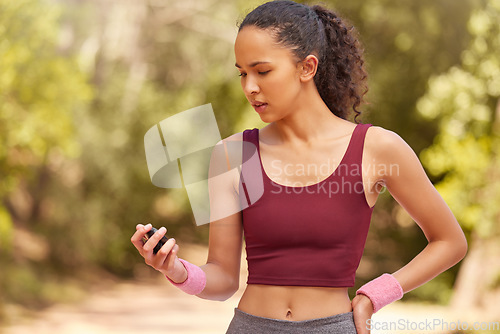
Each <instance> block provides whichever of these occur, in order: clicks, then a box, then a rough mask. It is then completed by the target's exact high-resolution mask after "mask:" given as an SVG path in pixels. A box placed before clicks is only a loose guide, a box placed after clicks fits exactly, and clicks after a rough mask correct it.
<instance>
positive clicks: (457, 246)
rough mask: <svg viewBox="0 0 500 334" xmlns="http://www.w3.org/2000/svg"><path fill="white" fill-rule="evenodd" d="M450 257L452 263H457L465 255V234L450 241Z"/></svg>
mask: <svg viewBox="0 0 500 334" xmlns="http://www.w3.org/2000/svg"><path fill="white" fill-rule="evenodd" d="M452 245H453V246H452V247H451V249H452V254H453V255H452V257H453V265H455V264H457V263H458V262H460V261H462V259H463V258H465V256H466V255H467V251H468V247H469V246H468V244H467V239H466V238H465V236H463V237H462V238H460V239H459V240H454V241H452Z"/></svg>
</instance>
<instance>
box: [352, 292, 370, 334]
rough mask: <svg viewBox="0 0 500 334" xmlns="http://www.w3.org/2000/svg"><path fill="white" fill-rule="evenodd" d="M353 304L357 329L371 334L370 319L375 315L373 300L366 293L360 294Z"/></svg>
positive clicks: (360, 332)
mask: <svg viewBox="0 0 500 334" xmlns="http://www.w3.org/2000/svg"><path fill="white" fill-rule="evenodd" d="M351 304H352V312H353V316H354V325H355V326H356V331H357V332H358V334H369V333H370V330H369V328H370V323H369V322H368V320H369V319H371V317H372V315H373V305H372V301H371V300H370V299H369V298H368V297H366V296H365V295H361V294H359V295H356V297H354V298H353V300H352V303H351Z"/></svg>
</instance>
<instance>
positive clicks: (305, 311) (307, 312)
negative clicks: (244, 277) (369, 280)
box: [238, 284, 352, 321]
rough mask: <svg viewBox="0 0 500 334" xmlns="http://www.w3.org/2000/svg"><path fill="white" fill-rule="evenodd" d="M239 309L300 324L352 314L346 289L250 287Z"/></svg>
mask: <svg viewBox="0 0 500 334" xmlns="http://www.w3.org/2000/svg"><path fill="white" fill-rule="evenodd" d="M238 309H240V310H241V311H243V312H246V313H249V314H252V315H255V316H259V317H265V318H272V319H281V320H290V321H300V320H308V319H316V318H324V317H329V316H332V315H335V314H340V313H347V312H351V311H352V306H351V300H350V299H349V295H348V292H347V288H329V287H306V286H277V285H263V284H249V285H248V286H247V288H246V289H245V292H244V293H243V296H242V297H241V300H240V302H239V304H238Z"/></svg>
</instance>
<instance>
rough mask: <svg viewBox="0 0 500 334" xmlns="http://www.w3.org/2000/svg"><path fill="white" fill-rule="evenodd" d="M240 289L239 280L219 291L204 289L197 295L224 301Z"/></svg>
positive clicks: (202, 297)
mask: <svg viewBox="0 0 500 334" xmlns="http://www.w3.org/2000/svg"><path fill="white" fill-rule="evenodd" d="M238 289H239V285H238V282H237V283H236V284H231V285H228V286H227V288H225V289H224V290H219V291H217V292H215V291H211V293H208V291H202V292H201V293H200V294H198V295H197V297H199V298H201V299H208V300H213V301H220V302H223V301H226V300H228V299H229V298H231V297H232V296H233V295H234V294H235V293H236V291H238Z"/></svg>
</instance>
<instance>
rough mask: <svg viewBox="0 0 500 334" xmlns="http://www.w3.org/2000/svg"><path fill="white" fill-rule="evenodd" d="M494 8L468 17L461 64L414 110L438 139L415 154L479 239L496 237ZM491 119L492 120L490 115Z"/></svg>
mask: <svg viewBox="0 0 500 334" xmlns="http://www.w3.org/2000/svg"><path fill="white" fill-rule="evenodd" d="M498 22H500V4H499V2H498V1H487V2H486V5H485V6H484V7H482V8H480V9H477V10H475V11H474V12H473V14H472V15H471V18H470V20H469V24H468V28H469V30H470V33H471V35H472V36H473V39H472V41H471V43H470V46H469V48H467V49H466V50H465V51H464V52H463V54H462V64H461V65H459V66H454V67H453V68H451V69H450V70H449V71H447V72H446V73H444V74H442V75H439V76H436V77H433V78H432V79H431V80H430V81H429V89H428V92H427V94H426V95H425V96H424V97H422V99H420V100H419V102H418V110H419V112H420V114H421V115H422V116H424V117H425V118H427V119H432V120H437V121H438V123H439V129H440V133H439V135H438V136H437V137H436V138H435V140H434V144H433V145H432V146H431V147H429V148H428V149H426V150H424V151H423V152H422V154H421V159H422V161H423V163H424V165H425V166H426V167H427V168H428V170H429V171H430V172H431V173H432V174H433V175H434V176H438V177H440V178H441V179H442V180H441V181H440V182H439V183H438V184H437V185H436V188H437V189H438V190H439V192H440V193H441V195H442V196H443V197H444V199H445V200H446V201H447V203H449V205H450V207H451V209H452V211H453V212H454V213H455V215H456V217H457V219H458V220H459V222H460V223H461V224H462V226H463V227H464V228H466V229H467V230H468V231H469V232H470V231H475V232H477V233H478V235H479V236H480V237H483V238H486V237H491V236H493V235H498V233H499V232H500V231H499V229H498V218H499V214H500V212H499V209H498V205H497V204H498V203H499V201H500V186H499V182H498V180H499V173H498V170H499V167H500V166H499V156H500V155H499V154H500V126H499V121H500V120H499V119H498V117H499V115H498V109H497V110H495V108H498V105H497V103H498V100H499V98H500V81H499V80H500V55H499V53H498V50H499V48H500V39H499V38H498V36H499V35H500V26H499V25H498ZM495 113H496V115H495Z"/></svg>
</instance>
